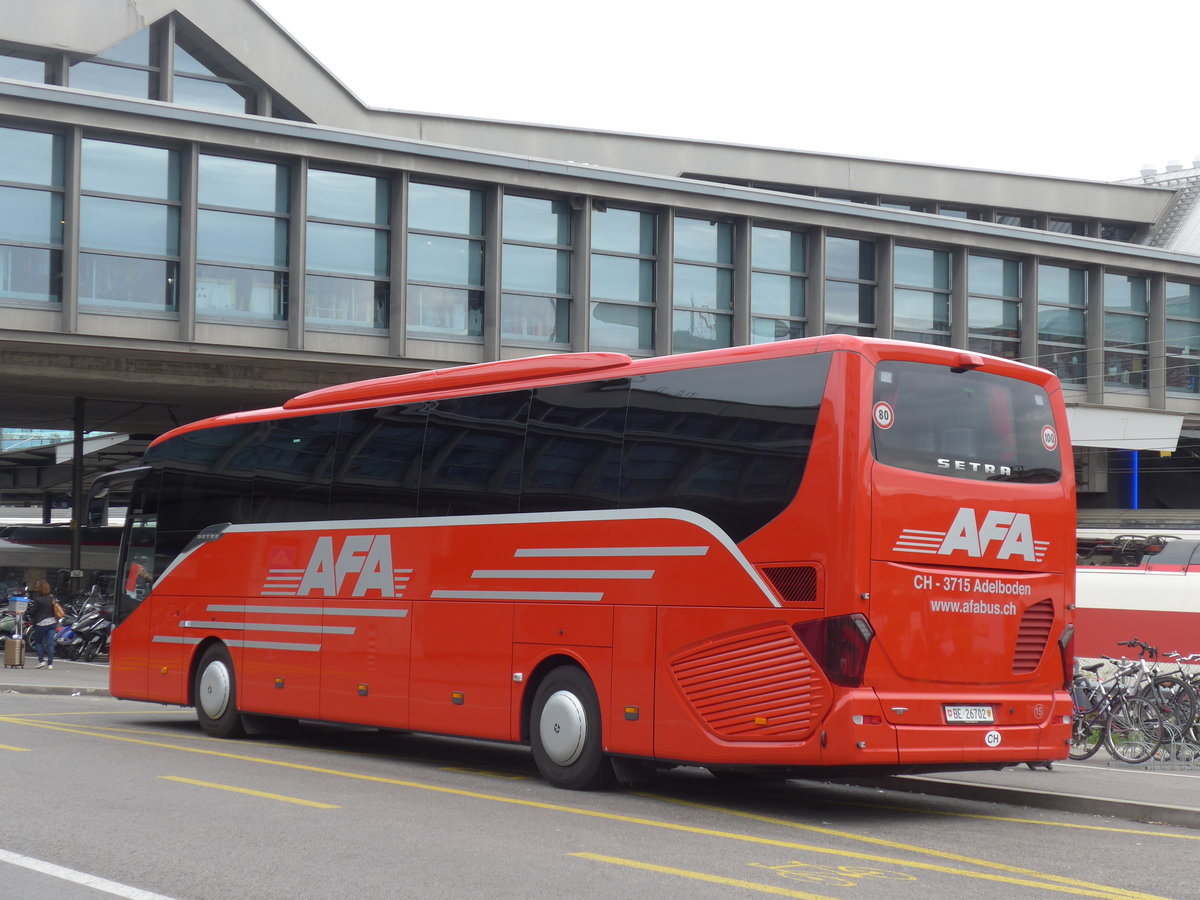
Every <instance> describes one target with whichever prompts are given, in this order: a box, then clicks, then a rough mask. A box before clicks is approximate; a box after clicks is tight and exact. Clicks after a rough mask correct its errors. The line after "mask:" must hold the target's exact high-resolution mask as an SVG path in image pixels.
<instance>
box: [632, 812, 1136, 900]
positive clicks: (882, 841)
mask: <svg viewBox="0 0 1200 900" xmlns="http://www.w3.org/2000/svg"><path fill="white" fill-rule="evenodd" d="M641 796H643V797H647V798H649V799H658V800H662V801H664V802H667V803H674V804H676V805H678V806H687V807H691V808H693V809H700V810H704V811H705V812H716V813H723V814H725V815H730V816H736V817H738V818H742V819H750V820H751V821H755V822H763V823H765V824H768V825H780V826H783V827H784V828H795V829H798V830H800V831H809V832H812V833H813V834H822V835H826V836H828V837H836V838H844V839H846V840H852V841H858V842H860V843H864V844H873V845H875V846H879V847H887V848H888V849H890V850H902V851H904V852H906V853H918V854H923V855H925V856H933V857H937V858H938V859H944V860H948V861H950V862H959V863H966V864H968V865H972V866H980V867H981V868H985V869H995V870H997V871H1000V872H1008V873H1010V874H1012V875H1024V876H1030V877H1033V878H1043V879H1045V880H1047V881H1052V882H1055V883H1057V884H1062V885H1066V886H1068V887H1070V888H1072V889H1075V888H1083V889H1087V890H1091V891H1101V892H1103V893H1101V894H1090V895H1089V894H1083V892H1082V891H1081V895H1083V896H1117V897H1127V898H1140V900H1158V898H1155V897H1154V895H1153V894H1142V893H1139V892H1137V891H1127V890H1124V889H1122V888H1113V887H1108V886H1107V885H1102V884H1093V883H1091V882H1087V881H1079V880H1077V879H1074V878H1065V877H1062V876H1059V875H1048V874H1046V873H1044V872H1038V871H1036V870H1034V869H1025V868H1022V867H1020V866H1010V865H1008V864H1006V863H998V862H992V861H991V860H986V859H976V858H974V857H971V856H963V855H961V854H958V853H949V852H947V851H945V850H933V849H930V848H928V847H920V846H917V845H916V844H903V843H900V842H899V841H890V840H888V839H887V838H873V837H867V836H865V835H861V834H853V833H851V832H847V831H838V830H837V829H834V828H824V827H822V826H820V825H805V824H804V823H802V822H795V821H792V820H790V819H779V818H776V817H774V816H765V815H762V814H761V813H750V812H744V811H742V810H739V809H731V808H728V807H724V806H713V805H711V804H707V803H697V802H695V801H692V800H679V799H676V798H674V797H666V796H660V795H658V794H641ZM1133 833H1134V834H1146V833H1147V832H1133ZM901 865H907V866H914V867H917V868H922V867H923V866H922V864H918V863H910V862H902V863H901ZM979 877H984V876H982V875H981V876H979ZM1014 883H1016V884H1020V883H1024V882H1020V881H1014ZM1038 886H1039V887H1045V888H1046V889H1047V890H1055V888H1051V887H1050V886H1049V885H1038Z"/></svg>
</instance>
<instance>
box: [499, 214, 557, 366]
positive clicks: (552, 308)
mask: <svg viewBox="0 0 1200 900" xmlns="http://www.w3.org/2000/svg"><path fill="white" fill-rule="evenodd" d="M503 231H504V249H503V254H504V255H503V259H502V267H503V274H502V276H501V289H502V291H503V293H502V295H501V298H500V338H501V340H503V341H505V342H506V343H518V344H558V345H566V344H568V343H570V340H571V207H570V205H569V204H568V203H567V202H566V201H565V200H545V199H541V198H538V197H519V196H516V195H508V196H505V198H504V215H503ZM560 349H561V347H560Z"/></svg>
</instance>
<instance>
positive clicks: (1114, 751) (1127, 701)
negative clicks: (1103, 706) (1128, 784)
mask: <svg viewBox="0 0 1200 900" xmlns="http://www.w3.org/2000/svg"><path fill="white" fill-rule="evenodd" d="M1164 731H1165V729H1164V727H1163V722H1162V717H1161V716H1160V715H1159V712H1158V709H1157V708H1156V707H1155V705H1154V704H1153V703H1151V702H1150V701H1149V700H1146V699H1145V698H1143V697H1125V698H1122V699H1120V700H1118V701H1117V702H1116V704H1115V705H1114V706H1113V710H1112V714H1111V715H1110V716H1109V717H1108V722H1107V723H1106V724H1105V726H1104V746H1105V748H1106V749H1107V750H1108V752H1109V753H1110V754H1111V755H1112V757H1113V759H1116V760H1119V761H1121V762H1123V763H1131V764H1137V763H1144V762H1145V761H1146V760H1148V759H1150V758H1151V757H1152V756H1154V754H1155V753H1156V752H1157V751H1158V748H1159V746H1160V745H1161V744H1162V742H1163V733H1164Z"/></svg>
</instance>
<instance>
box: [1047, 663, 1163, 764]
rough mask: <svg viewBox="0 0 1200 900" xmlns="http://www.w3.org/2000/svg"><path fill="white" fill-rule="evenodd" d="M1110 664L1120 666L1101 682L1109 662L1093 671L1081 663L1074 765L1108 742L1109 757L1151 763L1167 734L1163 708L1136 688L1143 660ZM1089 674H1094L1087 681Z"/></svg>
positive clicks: (1074, 693) (1075, 693) (1074, 688)
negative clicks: (1134, 689)
mask: <svg viewBox="0 0 1200 900" xmlns="http://www.w3.org/2000/svg"><path fill="white" fill-rule="evenodd" d="M1104 659H1105V661H1107V662H1113V663H1116V665H1117V671H1116V672H1115V673H1114V674H1113V675H1112V676H1110V677H1108V678H1103V679H1102V678H1100V676H1099V672H1100V669H1102V668H1103V667H1104V662H1098V663H1093V664H1092V665H1090V666H1080V665H1079V664H1078V662H1077V663H1076V669H1075V674H1074V676H1073V678H1072V684H1071V697H1072V701H1073V705H1074V715H1073V718H1072V723H1073V727H1072V733H1071V745H1070V747H1069V748H1068V750H1067V755H1068V756H1069V757H1070V758H1071V759H1074V760H1084V759H1090V758H1091V757H1092V756H1094V755H1095V754H1096V751H1098V750H1099V749H1100V745H1101V744H1102V743H1103V744H1104V747H1105V749H1107V750H1108V753H1109V755H1110V756H1112V757H1113V758H1114V759H1116V760H1119V761H1120V762H1124V763H1129V764H1131V765H1137V764H1139V763H1144V762H1146V761H1147V760H1149V759H1151V758H1152V757H1153V756H1154V754H1155V753H1157V752H1158V748H1159V747H1160V746H1161V745H1162V742H1163V738H1164V736H1165V734H1166V728H1165V727H1164V725H1163V721H1162V717H1161V714H1160V712H1159V709H1158V708H1157V707H1156V706H1155V704H1154V703H1152V702H1151V701H1150V700H1147V699H1146V698H1145V697H1139V696H1137V694H1136V692H1135V691H1133V690H1131V687H1133V686H1135V685H1137V684H1138V682H1139V681H1140V680H1141V679H1140V678H1139V677H1138V676H1139V672H1143V671H1144V670H1145V664H1144V661H1140V662H1131V661H1129V660H1115V659H1112V658H1110V657H1104ZM1087 672H1090V673H1092V674H1091V676H1088V675H1087V674H1085V673H1087Z"/></svg>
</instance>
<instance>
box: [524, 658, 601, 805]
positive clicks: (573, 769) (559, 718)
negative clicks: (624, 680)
mask: <svg viewBox="0 0 1200 900" xmlns="http://www.w3.org/2000/svg"><path fill="white" fill-rule="evenodd" d="M529 738H530V744H531V745H532V747H533V760H534V762H535V763H537V767H538V771H539V772H541V773H542V777H543V778H545V779H546V781H547V782H548V783H549V784H551V785H553V786H554V787H559V788H565V789H567V790H572V791H587V790H595V789H596V788H601V787H605V786H606V785H609V784H611V783H612V780H613V769H612V764H611V763H610V762H609V760H608V759H607V758H606V757H605V756H604V753H603V750H602V744H601V740H600V701H599V700H597V699H596V689H595V688H594V687H593V686H592V682H591V679H589V678H588V677H587V675H586V674H585V673H584V672H583V671H582V670H581V669H578V668H576V667H575V666H561V667H559V668H557V669H555V670H554V671H552V672H551V673H550V674H549V675H547V676H546V678H545V680H544V681H543V682H542V683H541V685H539V686H538V689H537V693H536V694H534V697H533V707H532V710H531V711H530V717H529Z"/></svg>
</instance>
